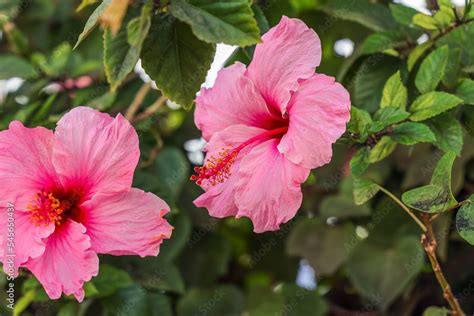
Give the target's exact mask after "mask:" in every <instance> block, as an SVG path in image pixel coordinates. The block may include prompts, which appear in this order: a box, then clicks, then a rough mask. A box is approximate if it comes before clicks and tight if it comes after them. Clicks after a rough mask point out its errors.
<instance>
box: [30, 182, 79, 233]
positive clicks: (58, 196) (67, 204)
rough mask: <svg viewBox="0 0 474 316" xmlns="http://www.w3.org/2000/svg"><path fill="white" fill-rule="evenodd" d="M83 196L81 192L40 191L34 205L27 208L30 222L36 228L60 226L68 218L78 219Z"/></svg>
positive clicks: (31, 204)
mask: <svg viewBox="0 0 474 316" xmlns="http://www.w3.org/2000/svg"><path fill="white" fill-rule="evenodd" d="M81 196H82V194H81V193H80V191H79V190H70V191H66V192H62V191H57V192H51V191H48V190H41V191H39V192H38V193H37V194H36V196H35V198H34V199H33V201H32V203H30V204H29V205H28V206H27V209H28V212H29V213H30V220H31V222H33V223H36V226H49V224H54V225H56V226H60V225H61V224H63V223H64V222H65V221H66V220H67V219H68V218H70V217H72V218H74V219H77V218H78V216H79V208H78V206H77V204H78V202H79V200H80V198H81Z"/></svg>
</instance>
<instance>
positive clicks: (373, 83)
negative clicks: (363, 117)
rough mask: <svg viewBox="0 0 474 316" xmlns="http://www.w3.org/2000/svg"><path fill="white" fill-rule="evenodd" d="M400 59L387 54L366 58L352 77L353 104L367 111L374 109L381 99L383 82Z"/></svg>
mask: <svg viewBox="0 0 474 316" xmlns="http://www.w3.org/2000/svg"><path fill="white" fill-rule="evenodd" d="M399 66H400V60H399V59H398V58H394V57H391V56H387V55H375V56H371V57H369V58H366V59H365V60H364V62H363V63H362V64H361V66H360V67H359V68H358V70H357V73H356V74H355V77H354V81H353V82H354V84H353V93H352V94H351V99H352V101H353V104H354V105H356V106H358V107H359V108H363V109H365V110H367V111H369V112H372V111H375V110H376V109H377V108H378V107H379V105H380V100H381V99H382V92H383V88H384V86H385V82H387V80H388V79H389V78H390V77H391V76H392V75H393V73H395V72H396V71H398V70H399V68H400V67H399Z"/></svg>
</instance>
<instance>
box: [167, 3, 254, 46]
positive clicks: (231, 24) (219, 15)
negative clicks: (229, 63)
mask: <svg viewBox="0 0 474 316" xmlns="http://www.w3.org/2000/svg"><path fill="white" fill-rule="evenodd" d="M171 13H172V14H173V15H174V16H175V17H177V18H178V19H180V20H181V21H183V22H185V23H188V24H189V25H191V28H192V30H193V32H194V34H195V35H196V36H197V37H198V38H199V39H201V40H203V41H205V42H208V43H220V42H223V43H226V44H229V45H239V46H247V45H253V44H256V43H258V42H260V30H259V28H258V27H257V22H256V20H255V19H254V16H253V11H252V9H251V1H249V0H233V1H230V2H229V1H226V0H218V1H216V0H173V1H172V2H171Z"/></svg>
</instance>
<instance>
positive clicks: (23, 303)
mask: <svg viewBox="0 0 474 316" xmlns="http://www.w3.org/2000/svg"><path fill="white" fill-rule="evenodd" d="M35 295H36V290H29V291H28V292H26V293H23V295H22V296H21V297H20V298H19V299H18V301H16V302H15V309H14V312H13V316H20V315H21V314H22V313H23V312H24V311H25V310H26V309H27V308H28V306H29V305H30V304H31V303H32V302H33V299H34V297H35Z"/></svg>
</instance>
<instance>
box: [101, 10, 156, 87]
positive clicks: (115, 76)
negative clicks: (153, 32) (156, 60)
mask: <svg viewBox="0 0 474 316" xmlns="http://www.w3.org/2000/svg"><path fill="white" fill-rule="evenodd" d="M145 8H146V7H144V8H143V10H142V14H141V16H140V17H137V18H134V19H131V17H130V15H128V16H127V17H125V18H124V20H123V23H122V27H121V28H120V30H119V32H118V33H117V34H116V35H115V36H114V35H112V30H111V28H107V29H106V30H105V31H104V64H105V74H106V75H107V80H108V81H109V83H110V86H111V88H112V91H115V90H116V89H117V88H118V86H119V85H120V84H121V83H122V81H123V80H124V79H125V77H126V76H127V75H128V74H129V73H130V72H131V71H132V70H133V69H134V68H135V65H136V64H137V61H138V59H139V58H140V52H141V50H142V45H143V41H144V40H145V36H146V34H147V33H148V30H149V28H150V17H149V12H148V10H146V9H145ZM127 23H128V27H127ZM130 24H131V25H130Z"/></svg>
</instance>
